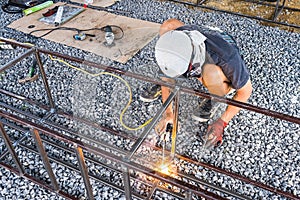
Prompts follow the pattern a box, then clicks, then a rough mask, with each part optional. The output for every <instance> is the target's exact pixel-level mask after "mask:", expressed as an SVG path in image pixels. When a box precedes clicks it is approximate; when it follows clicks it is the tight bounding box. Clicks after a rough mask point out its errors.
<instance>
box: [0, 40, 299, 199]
mask: <svg viewBox="0 0 300 200" xmlns="http://www.w3.org/2000/svg"><path fill="white" fill-rule="evenodd" d="M0 39H1V40H3V41H5V42H8V43H11V44H14V45H17V46H21V47H24V48H27V49H29V50H28V51H26V52H25V53H24V54H22V55H21V56H19V57H17V58H16V59H14V60H12V61H11V62H9V63H8V64H6V65H3V66H1V67H0V72H2V71H5V70H6V69H8V68H10V67H12V66H13V65H14V64H16V63H17V62H19V61H21V60H22V59H24V58H25V57H27V56H30V55H31V54H33V53H34V55H35V56H36V58H37V59H38V60H40V57H39V56H40V55H39V54H40V53H44V54H50V55H53V56H57V57H60V58H63V59H66V60H71V61H75V62H78V63H81V64H84V65H88V66H91V67H95V68H99V69H102V70H105V71H108V72H114V73H118V74H121V75H125V76H128V77H132V78H136V79H139V80H143V81H147V82H151V83H155V84H160V85H164V86H167V87H170V88H173V89H174V92H173V93H172V94H171V95H170V96H169V99H168V101H166V102H165V103H164V105H163V106H162V108H161V109H160V111H159V112H158V113H157V115H156V117H155V119H158V118H159V117H160V116H161V115H162V113H163V111H164V110H165V109H166V107H167V106H168V105H169V103H170V102H171V101H172V100H173V99H175V97H177V96H178V92H179V91H180V92H185V93H188V94H192V95H197V96H201V97H204V98H211V99H214V100H215V101H219V102H223V103H226V104H230V105H234V106H237V107H241V108H245V109H248V110H251V111H254V112H258V113H262V114H265V115H268V116H272V117H275V118H279V119H282V120H287V121H290V122H293V123H297V124H300V119H299V118H297V117H293V116H289V115H286V114H283V113H279V112H275V111H270V110H267V109H263V108H259V107H256V106H253V105H250V104H247V103H241V102H238V101H234V100H231V99H227V98H223V97H219V96H215V95H210V94H207V93H203V92H201V91H196V90H193V89H190V88H184V87H181V86H177V85H174V84H170V83H166V82H163V81H160V80H153V79H152V78H149V77H144V76H141V75H138V74H134V73H131V72H127V71H124V70H120V69H117V68H113V67H109V66H103V65H99V64H96V63H93V62H89V61H85V60H83V59H78V58H75V57H71V56H67V55H64V54H60V53H57V52H52V51H48V50H45V49H41V48H37V47H32V46H30V45H25V44H22V43H18V42H15V41H11V40H6V39H2V38H0ZM38 64H39V68H40V69H41V70H40V73H41V75H42V78H43V83H44V86H45V89H46V92H47V96H48V100H49V104H50V108H48V109H47V110H50V112H51V113H50V114H53V113H55V112H56V110H55V103H54V101H53V100H52V96H51V92H50V88H49V86H48V81H47V77H46V74H45V72H44V70H43V65H42V63H41V62H38ZM1 93H4V94H6V95H9V96H11V97H15V98H18V99H21V100H27V101H28V102H30V103H34V102H33V101H32V100H30V99H26V98H25V97H22V96H19V95H15V94H12V93H10V92H7V91H3V90H1ZM43 107H44V108H45V107H46V106H43ZM0 115H1V116H2V117H3V118H5V119H8V120H11V121H13V122H17V123H19V124H22V125H24V126H26V127H30V129H31V130H30V131H31V134H32V137H33V138H34V141H35V143H36V146H37V148H38V153H39V154H40V155H42V160H43V163H44V166H45V168H46V170H47V172H48V175H49V177H50V180H51V185H47V186H46V187H47V189H50V190H52V191H55V192H57V193H58V194H60V195H62V196H64V197H66V198H73V197H70V196H69V195H68V194H66V193H64V192H63V191H61V190H60V189H59V187H58V183H57V181H56V179H55V176H54V174H53V171H52V169H51V166H50V165H49V159H48V156H47V154H46V152H45V149H44V146H43V143H42V140H41V137H40V133H42V134H46V135H48V136H51V137H53V138H55V139H59V140H61V141H64V142H67V143H69V144H72V145H73V146H74V151H75V153H76V156H77V159H78V163H79V170H80V172H81V175H82V177H83V180H84V184H85V187H86V190H87V195H88V197H89V198H90V199H93V194H92V190H91V184H90V182H89V174H88V172H87V166H86V164H85V157H84V155H83V150H86V151H88V152H89V153H92V154H96V155H99V156H102V157H105V158H107V159H109V160H112V161H114V162H116V163H118V164H120V165H122V166H123V167H122V170H123V171H122V173H123V182H124V192H125V195H126V198H127V199H131V196H132V194H131V186H130V179H131V177H130V173H129V170H134V171H139V172H141V173H144V174H146V175H148V176H151V177H154V178H155V179H157V180H159V181H163V182H166V183H169V184H171V185H174V186H176V187H178V188H181V189H183V190H184V191H186V198H187V199H190V198H191V196H192V194H196V195H199V196H202V197H205V198H207V199H215V198H218V199H219V198H222V197H220V196H217V195H216V194H214V193H211V192H208V191H205V190H203V189H201V188H198V187H195V186H193V185H191V184H189V183H186V182H183V181H180V180H178V179H175V178H173V177H170V176H167V175H165V174H163V173H161V172H159V171H155V170H153V169H149V168H147V167H145V166H142V165H140V164H138V163H135V162H133V161H132V158H133V157H134V154H135V152H136V151H137V149H138V148H139V147H140V145H141V144H142V143H143V142H144V140H145V138H146V136H147V135H148V133H149V127H152V126H153V125H154V122H153V124H152V126H150V125H149V127H148V128H146V130H145V131H144V132H143V134H142V135H143V137H140V138H138V139H136V140H135V143H134V145H133V146H132V148H131V150H130V151H129V152H127V153H126V154H125V156H123V157H119V156H116V155H114V154H111V153H109V152H107V151H104V150H102V149H99V148H95V147H93V146H91V145H88V144H84V143H83V142H81V141H79V140H75V139H73V138H69V137H66V136H64V135H61V134H59V133H58V132H55V131H53V130H50V129H48V128H45V127H43V126H41V125H39V124H36V123H33V122H31V121H27V120H26V119H23V118H20V117H17V116H15V115H12V114H9V113H6V112H2V111H1V112H0ZM155 119H154V120H153V121H157V120H155ZM0 128H1V129H0V130H1V134H2V137H3V139H4V141H5V144H6V146H7V148H8V151H9V153H10V154H11V155H12V157H13V159H14V162H15V164H16V166H17V170H14V168H12V167H10V166H7V165H6V164H5V163H2V162H1V165H2V166H4V167H6V168H8V169H10V170H12V171H14V172H16V173H17V174H19V175H21V176H23V177H27V178H30V179H31V180H34V181H35V182H37V183H39V184H40V185H44V184H43V183H40V182H39V181H36V178H35V177H29V175H28V174H26V173H25V172H24V169H23V168H22V165H21V164H20V161H19V160H18V157H17V156H16V153H15V151H14V147H13V145H12V143H11V141H10V140H9V137H8V136H7V133H6V131H5V130H4V128H3V125H2V124H1V127H0ZM74 135H75V133H74ZM204 165H205V164H204ZM206 167H208V168H209V167H210V168H211V169H213V170H216V171H218V172H220V173H224V174H226V175H230V176H233V177H235V178H239V179H240V180H243V181H245V182H247V183H251V184H254V185H256V186H258V187H262V188H263V189H266V190H269V191H271V192H275V193H277V194H281V195H283V196H286V197H289V198H295V199H296V198H297V197H296V196H294V195H292V194H290V193H287V192H284V191H281V190H277V189H275V188H272V187H269V186H266V185H263V184H258V183H256V182H255V181H252V180H250V179H249V180H248V179H247V178H243V177H239V176H238V175H236V174H230V173H228V172H226V171H222V169H218V168H215V167H211V166H209V165H206ZM202 184H203V182H202ZM229 193H230V192H229ZM237 196H238V195H237Z"/></svg>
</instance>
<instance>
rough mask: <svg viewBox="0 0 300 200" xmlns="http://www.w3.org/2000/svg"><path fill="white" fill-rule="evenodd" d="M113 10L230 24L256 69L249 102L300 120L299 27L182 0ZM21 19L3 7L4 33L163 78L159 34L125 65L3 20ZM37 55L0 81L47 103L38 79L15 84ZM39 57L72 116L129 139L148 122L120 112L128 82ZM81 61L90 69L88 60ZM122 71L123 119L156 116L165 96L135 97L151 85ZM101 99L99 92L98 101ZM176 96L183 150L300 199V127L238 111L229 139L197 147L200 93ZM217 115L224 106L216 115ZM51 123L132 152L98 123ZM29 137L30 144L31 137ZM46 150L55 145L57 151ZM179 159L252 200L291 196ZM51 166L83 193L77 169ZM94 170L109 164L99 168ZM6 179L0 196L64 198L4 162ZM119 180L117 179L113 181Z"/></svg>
mask: <svg viewBox="0 0 300 200" xmlns="http://www.w3.org/2000/svg"><path fill="white" fill-rule="evenodd" d="M112 8H113V9H120V10H126V11H131V12H132V13H131V14H124V15H125V16H128V17H132V18H137V19H142V20H147V21H151V22H157V23H162V22H163V21H164V20H166V19H168V18H178V19H180V20H182V21H183V22H184V23H187V24H197V25H206V26H218V27H219V28H221V29H222V30H225V31H227V32H228V33H229V34H231V35H233V36H234V37H235V39H236V41H237V43H238V46H239V47H240V49H241V52H242V54H243V56H244V59H245V62H246V65H247V67H248V69H249V71H250V74H251V80H252V84H253V88H254V90H253V94H252V96H251V98H250V100H249V103H250V104H252V105H255V106H259V107H262V108H266V109H271V110H274V111H278V112H281V113H284V114H288V115H291V116H294V117H298V118H299V117H300V104H299V101H300V96H299V94H300V84H299V83H300V70H299V69H300V55H299V52H300V34H299V33H292V32H287V31H284V30H280V29H279V28H276V27H267V26H262V25H260V24H259V23H258V22H256V21H254V20H250V19H247V18H241V17H237V16H233V15H229V14H222V13H216V12H203V11H201V10H195V9H194V10H193V9H190V8H188V7H186V6H184V5H180V4H174V3H172V2H168V1H155V0H148V1H141V0H122V1H120V2H117V3H116V4H115V5H114V6H112ZM20 17H22V16H21V14H10V15H9V14H6V13H4V12H2V11H1V12H0V21H1V23H0V24H1V25H0V30H1V31H0V36H1V37H5V38H13V39H16V40H18V41H20V42H30V43H34V44H36V45H37V46H39V47H41V48H45V49H49V50H53V51H58V52H62V53H65V54H68V55H72V56H75V57H78V58H84V59H86V60H89V61H93V62H97V63H100V64H105V65H109V66H114V67H117V68H120V69H123V70H128V71H131V72H135V73H139V74H143V75H147V76H150V77H153V78H156V77H157V74H156V72H157V66H156V64H155V60H154V51H153V50H154V45H155V41H156V40H157V38H155V39H154V40H153V41H152V42H150V43H149V44H148V45H146V46H145V47H144V48H143V49H141V51H139V52H138V53H137V54H136V55H135V56H134V57H133V58H132V59H130V60H129V61H128V62H127V63H126V64H120V63H117V62H114V61H111V60H109V59H106V58H102V57H100V56H97V55H95V54H92V53H89V52H85V51H82V50H79V49H75V48H71V47H67V46H65V45H61V44H58V43H55V42H51V41H47V40H44V39H42V38H36V37H33V36H30V35H27V34H24V33H21V32H18V31H15V30H12V29H9V28H7V27H6V26H7V25H9V24H10V23H11V22H13V21H14V20H16V19H19V18H20ZM24 51H25V50H24V49H21V48H17V49H16V50H13V51H12V50H3V51H0V57H1V59H0V64H1V65H3V64H5V63H7V62H8V61H9V60H10V59H11V58H14V57H16V56H18V55H20V54H21V53H23V52H24ZM32 59H33V58H32V57H31V58H27V59H26V60H25V61H22V62H21V63H19V64H17V65H15V66H14V67H12V68H10V69H9V70H7V71H6V72H5V73H4V74H1V75H0V76H1V77H0V80H1V81H0V88H1V89H5V90H8V91H11V92H14V93H16V94H22V95H24V96H26V97H28V98H31V99H35V100H38V101H39V102H41V103H48V100H47V98H45V96H46V92H45V90H44V89H43V86H42V79H41V78H39V79H38V80H37V81H35V82H32V83H27V84H19V83H18V82H17V80H18V79H20V78H22V77H24V76H25V75H26V74H27V73H28V67H29V66H30V63H31V62H32ZM42 59H43V62H44V66H45V69H46V73H47V76H48V80H49V86H50V88H51V91H52V94H53V97H54V101H55V103H56V105H57V106H58V107H59V108H61V109H63V110H65V111H68V112H72V113H73V114H74V115H76V116H80V117H84V118H86V119H89V120H92V121H96V122H98V123H99V124H101V125H104V126H108V127H110V128H112V129H115V130H121V131H124V132H126V133H128V135H129V136H139V135H140V133H141V132H142V130H143V129H139V130H136V131H128V130H126V128H124V127H123V126H122V125H121V123H120V121H119V115H120V112H121V111H122V110H123V108H124V106H125V105H126V103H127V102H128V95H129V92H128V90H127V88H126V86H124V84H123V82H122V81H120V80H119V79H116V78H115V77H112V76H107V75H101V76H98V77H91V76H89V75H86V74H83V73H80V72H78V71H74V70H73V69H71V68H68V67H65V66H64V67H62V65H61V64H60V63H58V62H54V61H51V60H50V59H48V58H47V57H46V56H44V55H43V56H42ZM73 64H74V63H73ZM78 67H83V68H84V67H85V66H78ZM89 70H91V69H89ZM92 72H93V73H98V72H100V71H99V70H97V69H95V70H93V71H92ZM122 78H123V79H125V80H126V81H128V82H129V84H130V86H131V90H132V99H133V102H132V104H131V106H130V107H129V108H128V110H127V111H126V112H125V114H124V120H123V121H124V122H125V123H126V125H127V126H129V127H137V126H139V125H141V124H143V123H145V122H146V121H147V119H149V118H150V117H152V116H154V115H155V113H156V111H157V110H158V109H159V106H160V105H161V102H160V101H155V102H152V103H143V102H141V101H140V100H139V94H140V92H141V91H142V89H141V88H142V87H143V85H144V84H145V83H144V82H142V81H137V80H134V79H131V78H128V77H126V76H122ZM181 84H182V85H184V86H189V87H193V88H196V89H204V88H203V87H202V86H200V85H199V84H197V82H196V81H195V80H186V81H182V82H181ZM95 96H96V98H94V97H95ZM0 98H1V102H5V103H8V104H11V105H14V106H16V107H18V108H21V109H23V110H25V111H28V112H30V113H32V114H35V115H37V116H42V115H43V114H45V111H43V110H41V109H38V108H35V107H33V106H30V105H27V104H25V103H22V102H20V101H17V100H12V99H10V98H7V97H4V96H2V95H1V96H0ZM180 100H181V107H180V117H179V125H180V128H179V132H178V140H177V147H176V148H177V149H176V151H177V153H179V154H182V155H185V156H189V157H191V158H193V159H195V160H199V161H203V162H207V163H210V164H212V165H215V166H217V167H221V168H223V169H226V170H228V171H231V172H235V173H238V174H241V175H244V176H246V177H248V178H251V179H253V180H256V181H260V182H262V183H265V184H268V185H270V186H273V187H276V188H279V189H281V190H284V191H287V192H290V193H292V194H294V195H297V196H300V179H299V177H300V167H299V164H298V163H299V162H300V153H299V152H300V140H299V133H300V127H299V125H296V124H293V123H290V122H287V121H284V120H278V119H275V118H272V117H268V116H264V115H262V114H259V113H254V112H250V111H247V110H241V111H240V113H239V114H238V115H237V116H236V117H234V118H233V120H232V121H231V122H230V123H229V126H228V128H226V131H225V134H224V138H223V140H224V142H223V145H222V146H221V147H219V148H217V149H214V150H211V151H208V152H203V150H202V148H201V145H202V141H201V139H199V135H201V134H203V132H204V131H205V130H206V128H207V124H200V123H195V122H194V121H193V120H192V118H191V115H190V114H191V112H192V111H193V108H194V107H195V105H197V102H198V101H199V99H198V98H196V97H194V96H191V95H186V94H182V95H181V97H180ZM224 108H225V105H223V107H222V109H224ZM99 111H101V112H99ZM220 113H221V111H220V112H219V113H218V114H217V116H218V115H220ZM217 116H216V117H217ZM50 120H52V121H53V122H55V123H59V124H60V125H63V126H66V127H68V128H71V129H73V130H76V131H80V132H81V133H82V134H85V135H89V136H91V137H94V139H96V140H100V141H105V142H107V143H109V144H111V145H114V146H117V147H119V148H121V149H126V150H128V149H130V147H131V145H132V142H130V140H125V139H123V138H118V137H117V136H114V135H107V134H106V133H104V132H102V131H98V132H95V131H96V130H94V129H91V128H90V127H84V126H82V125H81V124H80V123H78V122H74V121H71V120H67V119H64V118H59V117H57V116H54V117H52V118H51V119H50ZM8 134H9V135H10V137H11V138H12V139H13V140H18V139H19V138H21V134H20V133H19V132H18V131H15V130H11V131H8ZM187 138H188V139H187ZM147 139H148V141H150V142H152V143H155V141H154V140H155V139H156V137H155V134H154V133H152V132H151V134H150V136H149V138H147ZM27 140H29V141H30V139H29V138H27ZM3 145H4V142H3V140H2V139H0V153H2V152H3ZM50 149H51V148H50ZM52 149H53V148H52ZM144 149H145V152H146V153H145V154H148V153H149V154H151V153H153V152H151V151H149V149H148V151H147V148H143V150H144ZM49 151H50V152H51V150H49ZM52 151H53V154H57V155H56V156H57V157H59V156H60V155H61V157H64V158H65V159H67V160H69V162H71V163H72V162H73V161H72V159H71V158H70V157H67V154H65V153H63V152H60V151H54V149H53V150H52ZM17 152H18V154H19V155H20V156H21V155H22V163H28V165H27V169H26V170H28V171H27V172H29V173H33V174H38V175H39V176H42V174H44V171H43V170H35V168H36V167H37V166H40V165H41V161H40V160H39V159H32V156H33V155H31V154H30V153H26V151H25V150H24V149H22V148H17ZM142 153H143V152H141V154H142ZM9 160H10V159H9V158H8V157H6V161H7V162H10V161H9ZM175 163H176V166H177V168H178V170H179V171H180V172H185V173H187V174H192V175H193V176H195V177H198V178H203V179H205V180H207V181H208V182H211V183H214V184H217V185H220V186H222V187H226V188H229V189H231V190H233V191H238V192H239V193H241V194H243V195H245V196H248V197H249V198H251V199H285V198H283V197H279V196H277V195H273V194H271V193H270V192H267V191H264V190H260V189H258V188H255V187H253V186H251V185H247V184H242V183H240V181H237V180H234V179H232V178H230V177H226V176H223V175H220V174H218V173H214V172H211V171H209V170H207V169H203V168H201V167H198V166H195V165H193V164H191V163H186V162H183V161H180V160H175ZM52 165H53V168H54V170H55V173H56V175H57V176H58V177H60V178H59V180H60V181H61V182H62V185H63V187H64V188H66V190H67V191H70V193H71V194H73V192H74V191H72V188H74V187H75V188H78V189H76V191H75V193H74V195H76V196H78V197H83V196H84V187H83V185H82V182H81V181H80V178H79V177H78V174H77V175H76V174H74V173H73V174H72V173H71V172H70V171H69V170H67V169H66V168H65V167H63V166H60V165H56V164H54V163H52ZM93 168H94V169H95V170H100V171H107V170H106V169H103V168H101V169H97V168H96V167H93ZM103 173H104V172H103ZM108 173H109V172H108ZM104 174H105V173H104ZM0 177H1V181H0V188H1V192H0V199H62V198H61V197H58V196H57V195H56V194H53V193H50V192H48V191H47V190H44V189H42V188H40V187H38V186H36V185H34V184H33V183H30V182H28V181H27V180H25V179H23V178H19V177H17V176H15V175H14V174H13V173H10V172H8V171H7V170H5V169H3V168H1V169H0ZM109 177H110V175H109ZM116 177H118V176H116ZM45 180H47V177H45ZM113 181H116V182H117V180H113ZM70 183H72V186H70ZM92 183H93V185H95V186H97V190H95V191H94V192H95V193H94V194H95V197H96V199H113V198H115V199H124V196H123V195H122V194H121V193H119V192H118V191H116V190H113V189H112V188H110V187H107V186H103V185H101V184H100V183H96V182H95V183H94V182H93V181H92ZM155 198H157V199H171V197H170V196H168V195H166V194H165V193H161V192H156V193H155Z"/></svg>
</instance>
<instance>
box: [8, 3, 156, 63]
mask: <svg viewBox="0 0 300 200" xmlns="http://www.w3.org/2000/svg"><path fill="white" fill-rule="evenodd" d="M61 4H62V3H57V4H54V5H53V6H51V7H49V8H48V9H50V8H52V7H55V6H56V5H61ZM69 6H70V5H69ZM46 11H47V10H42V11H39V12H36V13H33V14H31V15H28V16H24V17H22V18H20V19H18V20H16V21H14V22H12V23H11V24H10V25H9V26H8V27H9V28H13V29H16V30H19V31H22V32H24V33H30V32H31V31H34V30H38V29H45V28H55V27H54V25H49V24H45V23H43V22H40V21H38V19H39V18H41V17H42V13H44V12H46ZM31 25H34V28H29V27H30V26H31ZM106 25H116V26H119V27H121V28H122V29H123V31H124V36H123V38H122V39H119V40H115V45H114V46H112V47H106V46H105V45H104V41H105V33H104V32H103V31H100V30H93V31H88V32H85V33H89V34H94V35H96V37H87V39H85V40H83V41H80V40H74V39H73V35H74V34H76V33H77V32H75V31H69V30H56V31H53V32H51V33H50V34H48V35H46V36H44V37H43V38H45V39H48V40H51V41H54V42H58V43H61V44H65V45H68V46H72V47H76V48H79V49H82V50H85V51H88V52H92V53H95V54H97V55H100V56H103V57H107V58H110V59H112V60H115V61H118V62H120V63H126V62H127V61H128V60H129V59H130V58H131V57H132V56H133V55H134V54H135V53H137V52H138V51H139V50H140V49H142V48H143V47H144V46H145V45H147V44H148V43H149V42H150V41H151V40H152V39H153V38H154V37H155V36H157V34H158V30H159V26H160V24H157V23H153V22H148V21H143V20H138V19H133V18H129V17H124V16H119V15H115V14H111V13H108V12H105V11H97V10H92V9H89V8H88V9H86V10H85V11H83V12H82V13H80V14H79V15H77V16H76V17H74V18H73V19H71V20H70V21H68V22H66V23H65V24H63V25H62V26H63V27H69V28H77V29H90V28H101V27H104V26H106ZM113 31H114V32H115V33H116V34H115V37H116V38H118V37H120V35H121V32H120V31H119V30H118V29H116V28H114V29H113ZM47 32H48V31H41V32H34V33H32V35H34V36H37V37H39V36H42V35H43V34H45V33H47Z"/></svg>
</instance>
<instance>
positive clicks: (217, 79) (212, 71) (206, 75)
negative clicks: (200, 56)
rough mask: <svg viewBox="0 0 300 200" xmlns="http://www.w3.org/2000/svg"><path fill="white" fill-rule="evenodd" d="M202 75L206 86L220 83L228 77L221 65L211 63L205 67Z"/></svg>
mask: <svg viewBox="0 0 300 200" xmlns="http://www.w3.org/2000/svg"><path fill="white" fill-rule="evenodd" d="M202 77H203V84H204V86H209V85H220V84H223V82H225V81H226V79H227V78H226V77H225V75H224V73H223V71H222V69H221V68H220V67H218V66H216V65H211V64H207V65H205V66H204V67H203V72H202Z"/></svg>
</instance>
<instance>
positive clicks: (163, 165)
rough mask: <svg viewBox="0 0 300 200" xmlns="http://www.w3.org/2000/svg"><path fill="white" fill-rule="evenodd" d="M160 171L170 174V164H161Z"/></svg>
mask: <svg viewBox="0 0 300 200" xmlns="http://www.w3.org/2000/svg"><path fill="white" fill-rule="evenodd" d="M159 171H160V172H161V173H163V174H169V165H168V164H166V163H162V164H161V165H160V166H159Z"/></svg>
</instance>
